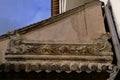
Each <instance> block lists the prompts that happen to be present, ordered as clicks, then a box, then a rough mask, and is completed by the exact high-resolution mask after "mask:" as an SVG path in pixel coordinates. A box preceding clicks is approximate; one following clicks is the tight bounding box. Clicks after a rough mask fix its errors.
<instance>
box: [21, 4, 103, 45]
mask: <svg viewBox="0 0 120 80" xmlns="http://www.w3.org/2000/svg"><path fill="white" fill-rule="evenodd" d="M85 7H86V8H85V9H84V10H82V11H80V12H78V13H76V14H73V15H71V16H69V17H67V18H65V19H62V20H60V21H58V22H55V23H53V24H51V25H48V26H46V27H44V28H41V29H38V30H36V31H32V32H29V33H27V34H25V35H23V38H25V39H28V40H39V41H44V42H46V41H48V42H65V43H81V42H82V43H83V42H91V41H92V40H93V39H96V38H98V37H99V36H100V35H101V34H104V33H105V27H104V22H103V16H102V11H101V6H100V5H99V4H93V5H92V6H89V7H87V6H85Z"/></svg>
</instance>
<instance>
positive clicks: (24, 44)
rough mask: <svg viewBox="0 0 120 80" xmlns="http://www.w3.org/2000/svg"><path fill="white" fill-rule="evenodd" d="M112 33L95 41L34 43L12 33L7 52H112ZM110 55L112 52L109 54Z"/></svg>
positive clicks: (95, 53)
mask: <svg viewBox="0 0 120 80" xmlns="http://www.w3.org/2000/svg"><path fill="white" fill-rule="evenodd" d="M109 38H110V34H109V33H106V34H103V35H101V36H100V37H99V38H98V39H95V40H94V41H93V43H89V44H88V43H77V44H64V43H53V44H52V43H39V42H37V41H36V43H35V42H34V43H32V41H30V42H29V41H27V40H26V41H24V40H22V39H21V37H20V35H19V34H18V33H14V34H12V35H10V43H9V47H8V49H7V52H6V54H20V53H21V54H28V55H45V54H47V55H104V54H102V53H103V52H109V53H110V52H111V44H110V43H109V42H108V39H109ZM108 55H110V54H108Z"/></svg>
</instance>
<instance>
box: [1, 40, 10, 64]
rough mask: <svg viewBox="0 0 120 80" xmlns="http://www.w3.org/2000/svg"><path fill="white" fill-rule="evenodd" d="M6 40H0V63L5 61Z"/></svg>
mask: <svg viewBox="0 0 120 80" xmlns="http://www.w3.org/2000/svg"><path fill="white" fill-rule="evenodd" d="M8 42H9V40H8V39H5V40H0V63H3V62H4V61H5V51H6V49H7V47H8Z"/></svg>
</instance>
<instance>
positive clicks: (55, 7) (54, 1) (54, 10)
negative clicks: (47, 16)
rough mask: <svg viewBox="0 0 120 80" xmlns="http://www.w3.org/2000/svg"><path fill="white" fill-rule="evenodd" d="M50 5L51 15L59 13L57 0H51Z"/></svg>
mask: <svg viewBox="0 0 120 80" xmlns="http://www.w3.org/2000/svg"><path fill="white" fill-rule="evenodd" d="M51 3H52V4H51V7H52V10H51V11H52V12H51V13H52V16H55V15H57V14H59V0H52V2H51Z"/></svg>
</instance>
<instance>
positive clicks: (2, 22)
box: [0, 0, 51, 35]
mask: <svg viewBox="0 0 120 80" xmlns="http://www.w3.org/2000/svg"><path fill="white" fill-rule="evenodd" d="M50 10H51V0H0V35H2V34H4V33H6V32H8V31H10V30H15V29H19V28H22V27H25V26H27V25H30V24H33V23H36V22H39V21H41V20H44V19H47V18H49V17H50V16H51V11H50Z"/></svg>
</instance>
